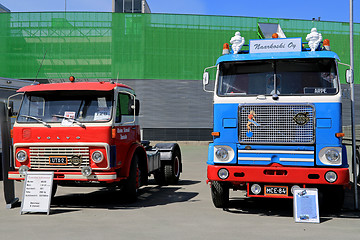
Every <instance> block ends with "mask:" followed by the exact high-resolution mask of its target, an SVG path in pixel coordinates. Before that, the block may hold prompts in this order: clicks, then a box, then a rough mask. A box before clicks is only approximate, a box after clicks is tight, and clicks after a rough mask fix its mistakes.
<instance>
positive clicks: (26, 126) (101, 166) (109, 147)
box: [9, 82, 182, 200]
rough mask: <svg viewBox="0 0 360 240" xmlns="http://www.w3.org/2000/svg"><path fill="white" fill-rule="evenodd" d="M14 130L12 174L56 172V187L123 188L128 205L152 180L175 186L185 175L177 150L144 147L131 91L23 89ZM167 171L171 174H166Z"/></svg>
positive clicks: (115, 87)
mask: <svg viewBox="0 0 360 240" xmlns="http://www.w3.org/2000/svg"><path fill="white" fill-rule="evenodd" d="M18 92H22V93H24V97H23V100H22V104H21V107H20V110H19V112H18V115H17V118H16V122H15V124H14V127H13V151H14V164H13V166H14V171H10V172H9V178H10V179H14V180H23V179H24V176H25V174H26V172H27V171H43V170H45V171H54V181H55V182H56V183H62V182H64V181H88V182H103V183H109V184H110V183H115V184H117V183H119V184H120V185H121V186H122V187H123V188H124V189H125V191H126V192H127V194H126V195H127V196H129V198H130V199H133V200H134V199H135V198H136V190H137V188H139V187H140V186H141V185H145V184H147V179H148V176H149V175H150V174H154V176H155V180H156V181H157V182H158V183H160V184H168V183H176V182H177V181H178V179H179V176H180V172H181V170H182V169H181V168H182V166H181V153H180V148H179V146H178V145H177V144H175V143H173V144H158V145H156V146H155V147H154V148H153V147H151V146H149V143H148V142H146V143H142V142H141V139H140V126H139V123H138V114H139V108H140V103H139V101H138V100H137V99H136V95H135V92H134V90H133V89H132V88H130V87H129V86H126V85H123V84H119V83H113V82H68V83H53V84H38V85H30V86H26V87H23V88H21V89H19V90H18ZM165 169H166V170H167V171H165Z"/></svg>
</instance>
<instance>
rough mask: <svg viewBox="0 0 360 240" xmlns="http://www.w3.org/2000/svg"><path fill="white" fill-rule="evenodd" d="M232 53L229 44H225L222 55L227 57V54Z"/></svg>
mask: <svg viewBox="0 0 360 240" xmlns="http://www.w3.org/2000/svg"><path fill="white" fill-rule="evenodd" d="M229 53H230V47H229V44H228V43H224V45H223V52H222V54H223V55H225V54H229Z"/></svg>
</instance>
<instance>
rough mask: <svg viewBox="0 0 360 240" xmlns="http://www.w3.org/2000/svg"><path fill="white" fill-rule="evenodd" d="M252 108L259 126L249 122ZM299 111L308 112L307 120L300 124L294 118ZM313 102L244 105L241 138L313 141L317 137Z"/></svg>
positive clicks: (255, 141)
mask: <svg viewBox="0 0 360 240" xmlns="http://www.w3.org/2000/svg"><path fill="white" fill-rule="evenodd" d="M250 111H254V112H255V116H254V117H255V120H256V123H258V124H259V126H256V124H254V123H251V124H250V128H251V132H248V128H247V124H248V122H249V120H248V116H249V114H250ZM297 114H302V115H303V116H304V115H306V117H307V118H308V121H307V122H306V123H305V124H303V125H301V124H299V123H296V122H295V121H294V117H295V116H296V115H297ZM314 115H315V112H314V108H313V106H312V105H300V104H299V105H297V104H292V105H280V104H276V105H241V106H240V107H239V119H240V120H239V138H240V142H241V143H287V144H299V143H303V144H311V143H314V141H315V135H314V119H315V116H314Z"/></svg>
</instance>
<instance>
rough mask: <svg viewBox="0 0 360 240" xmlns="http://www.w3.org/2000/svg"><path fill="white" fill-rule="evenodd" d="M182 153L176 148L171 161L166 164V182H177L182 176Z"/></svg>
mask: <svg viewBox="0 0 360 240" xmlns="http://www.w3.org/2000/svg"><path fill="white" fill-rule="evenodd" d="M180 167H181V154H180V151H179V150H178V149H175V150H174V152H173V154H172V159H171V162H169V163H168V164H166V165H165V166H164V172H165V174H164V175H165V176H164V177H165V182H166V184H177V183H178V182H179V178H180Z"/></svg>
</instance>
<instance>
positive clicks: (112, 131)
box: [111, 128, 116, 138]
mask: <svg viewBox="0 0 360 240" xmlns="http://www.w3.org/2000/svg"><path fill="white" fill-rule="evenodd" d="M111 137H112V138H115V137H116V129H115V128H113V129H111Z"/></svg>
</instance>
